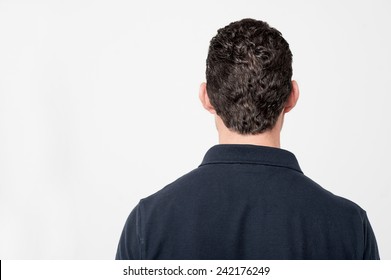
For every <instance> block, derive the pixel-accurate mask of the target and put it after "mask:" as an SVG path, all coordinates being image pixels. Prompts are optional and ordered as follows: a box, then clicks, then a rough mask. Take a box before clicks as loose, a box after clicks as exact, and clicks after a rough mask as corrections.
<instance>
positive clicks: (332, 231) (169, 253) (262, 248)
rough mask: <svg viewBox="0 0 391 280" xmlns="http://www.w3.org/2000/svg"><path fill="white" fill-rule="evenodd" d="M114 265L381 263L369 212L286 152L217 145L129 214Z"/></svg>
mask: <svg viewBox="0 0 391 280" xmlns="http://www.w3.org/2000/svg"><path fill="white" fill-rule="evenodd" d="M116 259H379V253H378V248H377V244H376V239H375V236H374V233H373V231H372V228H371V225H370V223H369V221H368V218H367V215H366V212H365V211H364V210H363V209H361V208H360V207H359V206H358V205H357V204H355V203H353V202H351V201H349V200H347V199H345V198H342V197H339V196H336V195H334V194H332V193H330V192H329V191H327V190H325V189H323V188H322V187H320V186H319V185H318V184H317V183H315V182H314V181H312V180H311V179H309V178H308V177H306V176H305V175H304V174H303V172H302V171H301V169H300V167H299V164H298V162H297V160H296V158H295V156H294V155H293V154H292V153H291V152H288V151H286V150H283V149H278V148H272V147H264V146H256V145H225V144H224V145H216V146H213V147H212V148H211V149H210V150H209V151H208V152H207V153H206V155H205V157H204V159H203V161H202V163H201V165H200V166H199V167H198V168H196V169H194V170H193V171H191V172H189V173H188V174H186V175H184V176H182V177H181V178H179V179H177V180H176V181H174V182H173V183H171V184H169V185H168V186H166V187H165V188H163V189H161V190H160V191H158V192H156V193H155V194H153V195H151V196H148V197H147V198H144V199H141V200H140V202H139V203H138V205H137V206H136V207H135V208H134V209H133V211H132V212H131V213H130V215H129V217H128V219H127V221H126V224H125V227H124V229H123V232H122V235H121V238H120V242H119V245H118V250H117V255H116Z"/></svg>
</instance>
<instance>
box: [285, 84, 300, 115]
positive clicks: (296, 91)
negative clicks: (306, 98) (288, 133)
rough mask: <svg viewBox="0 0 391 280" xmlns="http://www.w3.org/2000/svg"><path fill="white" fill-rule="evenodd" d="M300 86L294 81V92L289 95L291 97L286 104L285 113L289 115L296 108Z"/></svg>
mask: <svg viewBox="0 0 391 280" xmlns="http://www.w3.org/2000/svg"><path fill="white" fill-rule="evenodd" d="M299 95H300V92H299V86H298V84H297V82H296V81H294V80H292V90H291V93H290V94H289V97H288V99H287V101H286V103H285V107H284V113H288V112H289V111H290V110H292V109H293V107H295V106H296V103H297V100H298V99H299Z"/></svg>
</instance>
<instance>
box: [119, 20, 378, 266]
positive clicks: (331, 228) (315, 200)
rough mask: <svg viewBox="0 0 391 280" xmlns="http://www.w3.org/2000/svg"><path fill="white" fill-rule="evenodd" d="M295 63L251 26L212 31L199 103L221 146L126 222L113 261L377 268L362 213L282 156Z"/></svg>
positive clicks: (266, 31)
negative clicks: (366, 263)
mask: <svg viewBox="0 0 391 280" xmlns="http://www.w3.org/2000/svg"><path fill="white" fill-rule="evenodd" d="M291 78H292V54H291V51H290V49H289V45H288V43H287V42H286V41H285V40H284V38H283V37H282V36H281V33H280V32H279V31H277V30H276V29H274V28H272V27H270V26H269V25H268V24H267V23H265V22H262V21H257V20H253V19H243V20H241V21H238V22H233V23H231V24H229V25H228V26H226V27H224V28H222V29H220V30H218V33H217V35H216V36H215V37H214V38H212V40H211V42H210V47H209V53H208V57H207V67H206V83H202V84H201V87H200V92H199V97H200V100H201V103H202V105H203V106H204V108H205V109H206V110H207V111H209V112H210V113H212V114H213V115H214V117H215V122H216V127H217V131H218V134H219V145H216V146H214V147H212V148H211V149H210V150H209V151H208V152H207V153H206V155H205V157H204V159H203V161H202V163H201V165H200V166H199V167H198V168H196V169H195V170H193V171H191V172H190V173H188V174H186V175H184V176H182V177H181V178H179V179H178V180H176V181H175V182H173V183H171V184H169V185H168V186H166V187H165V188H163V189H162V190H160V191H158V192H157V193H155V194H153V195H151V196H149V197H147V198H144V199H142V200H141V201H140V202H139V204H138V205H137V206H136V207H135V208H134V209H133V211H132V212H131V213H130V215H129V218H128V220H127V221H126V224H125V227H124V230H123V232H122V236H121V239H120V242H119V246H118V251H117V255H116V258H117V259H379V253H378V249H377V244H376V240H375V236H374V233H373V231H372V228H371V226H370V223H369V221H368V218H367V216H366V212H365V211H364V210H363V209H361V208H360V207H359V206H358V205H356V204H354V203H353V202H351V201H349V200H346V199H344V198H341V197H338V196H335V195H333V194H332V193H330V192H328V191H326V190H325V189H323V188H322V187H320V186H319V185H317V184H316V183H315V182H313V181H312V180H310V179H309V178H308V177H306V176H305V175H304V174H303V173H302V171H301V169H300V167H299V164H298V162H297V160H296V158H295V156H294V155H293V154H292V153H290V152H288V151H286V150H283V149H280V131H281V128H282V125H283V121H284V115H285V113H288V112H289V111H290V110H291V109H292V108H293V107H294V106H295V104H296V102H297V99H298V97H299V89H298V85H297V83H296V82H295V81H292V80H291Z"/></svg>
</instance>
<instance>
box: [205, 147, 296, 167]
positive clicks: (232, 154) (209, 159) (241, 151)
mask: <svg viewBox="0 0 391 280" xmlns="http://www.w3.org/2000/svg"><path fill="white" fill-rule="evenodd" d="M218 163H249V164H261V165H271V166H280V167H286V168H290V169H293V170H296V171H298V172H301V173H303V172H302V171H301V169H300V166H299V163H298V161H297V159H296V157H295V155H294V154H293V153H291V152H289V151H287V150H284V149H280V148H274V147H267V146H258V145H248V144H219V145H215V146H213V147H211V148H210V149H209V150H208V151H207V153H206V154H205V156H204V159H203V160H202V163H201V165H200V166H203V165H207V164H218Z"/></svg>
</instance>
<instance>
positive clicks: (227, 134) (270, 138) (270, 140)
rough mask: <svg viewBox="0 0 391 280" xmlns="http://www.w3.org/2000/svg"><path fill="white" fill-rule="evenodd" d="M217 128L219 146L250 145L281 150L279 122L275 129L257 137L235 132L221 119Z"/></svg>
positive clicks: (217, 122) (217, 123)
mask: <svg viewBox="0 0 391 280" xmlns="http://www.w3.org/2000/svg"><path fill="white" fill-rule="evenodd" d="M216 127H217V130H218V132H219V144H250V145H258V146H269V147H275V148H280V131H281V127H280V124H279V122H277V125H276V126H275V127H274V128H273V129H271V130H267V131H265V132H263V133H260V134H256V135H252V134H249V135H243V134H239V133H237V132H233V131H231V130H229V129H228V128H227V127H226V126H225V125H224V124H223V123H222V121H221V119H219V120H216Z"/></svg>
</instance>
